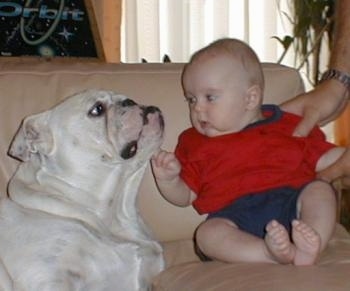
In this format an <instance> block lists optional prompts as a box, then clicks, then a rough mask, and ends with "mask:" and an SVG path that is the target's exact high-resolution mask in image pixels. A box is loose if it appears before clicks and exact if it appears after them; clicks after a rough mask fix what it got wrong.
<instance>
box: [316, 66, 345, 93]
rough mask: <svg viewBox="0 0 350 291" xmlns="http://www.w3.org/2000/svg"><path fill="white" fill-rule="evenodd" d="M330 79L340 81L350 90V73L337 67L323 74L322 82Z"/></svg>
mask: <svg viewBox="0 0 350 291" xmlns="http://www.w3.org/2000/svg"><path fill="white" fill-rule="evenodd" d="M330 79H334V80H337V81H339V82H340V83H342V84H343V85H344V86H345V87H346V89H348V90H350V75H348V74H346V73H344V72H341V71H339V70H336V69H329V70H327V71H325V72H324V73H323V74H322V78H321V82H323V81H325V80H330Z"/></svg>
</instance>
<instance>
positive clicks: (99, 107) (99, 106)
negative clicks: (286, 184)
mask: <svg viewBox="0 0 350 291" xmlns="http://www.w3.org/2000/svg"><path fill="white" fill-rule="evenodd" d="M105 112H106V107H105V105H104V104H103V103H102V102H97V103H95V104H94V106H93V107H92V108H91V109H90V110H89V116H92V117H98V116H101V115H103V114H104V113H105Z"/></svg>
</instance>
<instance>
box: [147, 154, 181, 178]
mask: <svg viewBox="0 0 350 291" xmlns="http://www.w3.org/2000/svg"><path fill="white" fill-rule="evenodd" d="M151 164H152V169H153V174H154V176H155V178H156V179H157V180H163V181H171V180H173V179H174V178H176V177H178V176H179V174H180V171H181V164H180V162H179V161H178V159H177V158H176V156H175V155H174V153H170V152H167V151H164V150H160V151H159V152H158V153H157V154H155V155H154V156H153V157H152V159H151Z"/></svg>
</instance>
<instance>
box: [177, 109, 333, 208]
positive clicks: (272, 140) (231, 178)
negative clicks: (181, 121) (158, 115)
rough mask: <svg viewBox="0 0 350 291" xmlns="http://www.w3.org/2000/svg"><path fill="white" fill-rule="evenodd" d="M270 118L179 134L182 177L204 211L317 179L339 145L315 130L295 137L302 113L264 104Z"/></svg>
mask: <svg viewBox="0 0 350 291" xmlns="http://www.w3.org/2000/svg"><path fill="white" fill-rule="evenodd" d="M262 108H263V114H264V116H265V119H264V120H262V121H259V122H256V123H254V124H251V125H249V126H248V127H246V128H245V129H244V130H242V131H240V132H237V133H232V134H226V135H221V136H216V137H207V136H204V135H202V134H200V133H199V132H198V131H196V130H195V129H194V128H189V129H187V130H185V131H184V132H183V133H182V134H181V135H180V136H179V142H178V145H177V147H176V150H175V154H176V156H177V158H178V159H179V160H180V163H181V165H182V170H181V177H182V178H183V180H184V181H185V182H186V183H187V185H188V186H189V187H190V188H191V189H192V191H193V192H195V193H196V194H197V199H196V200H195V201H194V202H193V206H194V208H195V209H196V210H197V211H198V212H199V213H200V214H203V213H210V212H214V211H217V210H219V209H221V208H223V207H225V206H227V205H229V204H231V203H232V202H233V201H234V200H235V199H237V198H239V197H241V196H243V195H246V194H251V193H261V192H263V191H265V190H268V189H273V188H279V187H283V186H289V187H292V188H300V187H302V186H303V185H304V184H306V183H308V182H309V181H311V180H313V179H315V176H316V172H315V167H316V163H317V161H318V159H319V158H320V157H321V156H322V155H323V154H324V153H325V152H327V151H328V150H330V149H331V148H333V147H334V145H333V144H331V143H328V142H327V141H326V140H325V136H324V134H323V132H322V131H321V130H320V129H319V128H314V129H313V131H312V132H311V133H310V135H309V136H308V137H293V136H292V133H293V130H294V128H295V127H296V125H297V124H298V122H299V121H300V117H299V116H296V115H293V114H290V113H286V112H282V111H281V110H280V109H279V107H277V106H275V105H263V107H262Z"/></svg>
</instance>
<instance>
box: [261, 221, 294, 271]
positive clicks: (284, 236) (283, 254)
mask: <svg viewBox="0 0 350 291" xmlns="http://www.w3.org/2000/svg"><path fill="white" fill-rule="evenodd" d="M266 232H267V233H266V236H265V244H266V246H267V249H268V250H269V252H270V253H271V255H272V256H273V258H274V259H275V260H276V261H277V262H279V263H281V264H289V263H292V262H293V260H294V256H295V246H294V245H293V244H292V243H291V241H290V238H289V234H288V232H287V230H286V228H285V227H284V226H283V225H281V224H280V223H278V222H277V221H276V220H272V221H270V222H269V223H268V224H267V226H266Z"/></svg>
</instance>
